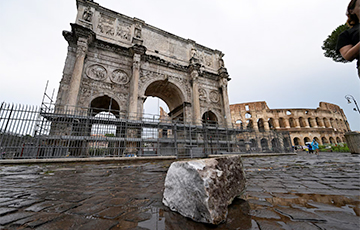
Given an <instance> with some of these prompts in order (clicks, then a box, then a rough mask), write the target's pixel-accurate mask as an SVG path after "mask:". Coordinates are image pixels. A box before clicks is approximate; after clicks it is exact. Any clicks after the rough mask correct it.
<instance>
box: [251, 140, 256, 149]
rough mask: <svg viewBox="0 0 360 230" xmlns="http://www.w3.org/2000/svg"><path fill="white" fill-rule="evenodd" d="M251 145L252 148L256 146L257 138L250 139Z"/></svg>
mask: <svg viewBox="0 0 360 230" xmlns="http://www.w3.org/2000/svg"><path fill="white" fill-rule="evenodd" d="M250 147H252V148H255V147H256V140H255V139H251V140H250Z"/></svg>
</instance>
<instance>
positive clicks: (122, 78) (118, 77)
mask: <svg viewBox="0 0 360 230" xmlns="http://www.w3.org/2000/svg"><path fill="white" fill-rule="evenodd" d="M110 80H111V81H112V82H114V83H116V84H120V85H124V84H126V83H128V82H129V80H130V78H129V76H128V75H127V74H126V73H125V72H124V71H122V70H121V69H116V70H114V71H113V72H112V74H111V76H110Z"/></svg>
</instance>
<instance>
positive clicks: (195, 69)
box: [189, 63, 201, 125]
mask: <svg viewBox="0 0 360 230" xmlns="http://www.w3.org/2000/svg"><path fill="white" fill-rule="evenodd" d="M200 67H201V65H200V64H197V63H194V64H191V65H190V66H189V74H190V79H191V83H192V100H193V101H192V103H193V106H192V107H193V123H194V125H201V113H200V99H199V71H200Z"/></svg>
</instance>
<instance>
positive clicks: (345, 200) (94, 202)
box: [0, 152, 360, 230]
mask: <svg viewBox="0 0 360 230" xmlns="http://www.w3.org/2000/svg"><path fill="white" fill-rule="evenodd" d="M172 161H173V160H163V161H155V162H150V161H136V162H130V161H127V162H101V163H95V162H82V163H81V162H78V163H70V162H69V163H55V164H50V163H46V164H29V165H0V185H1V187H0V229H62V230H63V229H111V230H116V229H181V230H182V229H189V230H191V229H196V230H197V229H252V230H256V229H286V230H288V229H302V230H306V229H359V228H360V218H359V214H360V175H359V167H360V166H359V165H360V164H359V163H360V157H359V156H358V155H352V154H349V153H320V155H319V156H317V155H308V154H305V153H302V152H300V153H298V154H297V155H291V156H261V157H251V158H244V159H243V163H244V167H245V172H246V176H247V191H246V193H245V194H244V196H243V197H242V199H236V200H234V202H233V204H232V205H230V206H229V214H228V218H227V221H226V222H225V223H223V224H220V225H219V226H217V227H215V226H209V225H206V224H201V223H196V222H193V221H191V220H189V219H187V218H184V217H182V216H181V215H179V214H178V213H174V212H172V211H170V210H169V209H168V208H167V207H165V206H164V205H163V204H162V202H161V200H162V193H163V185H164V179H165V176H166V172H167V169H168V167H169V165H170V164H171V162H172Z"/></svg>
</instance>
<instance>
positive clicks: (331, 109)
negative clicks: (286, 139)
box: [230, 101, 350, 146]
mask: <svg viewBox="0 0 360 230" xmlns="http://www.w3.org/2000/svg"><path fill="white" fill-rule="evenodd" d="M230 111H231V118H232V123H233V125H234V127H238V128H240V129H245V130H253V131H254V132H255V133H261V132H266V131H269V130H274V131H287V132H289V133H290V137H291V144H292V145H305V143H306V142H310V141H312V140H313V139H314V138H315V140H316V141H317V142H318V143H319V144H328V143H332V144H333V143H342V142H345V137H344V135H345V133H346V132H348V131H350V128H349V124H348V122H347V119H346V116H345V114H344V112H343V110H342V109H341V108H340V107H339V106H337V105H335V104H331V103H326V102H320V103H319V107H318V108H316V109H305V108H301V109H269V107H268V106H267V104H266V102H265V101H260V102H248V103H240V104H233V105H230ZM256 144H257V145H258V146H261V143H256Z"/></svg>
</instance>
